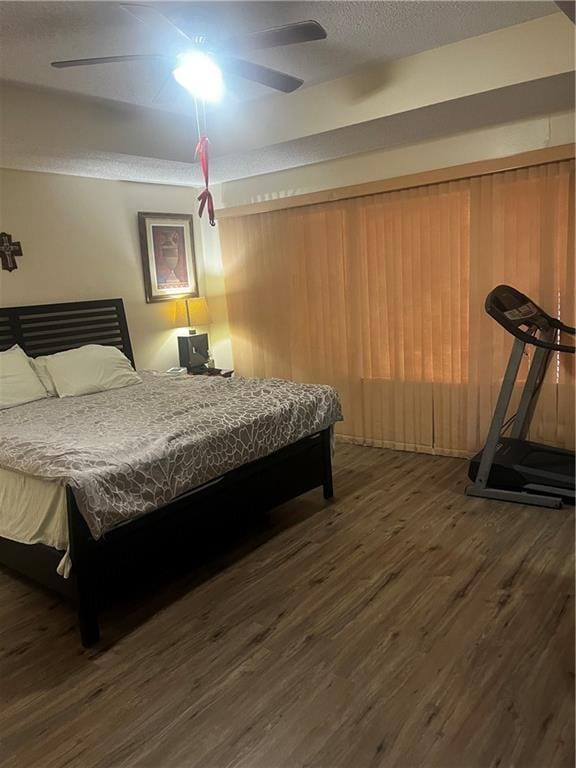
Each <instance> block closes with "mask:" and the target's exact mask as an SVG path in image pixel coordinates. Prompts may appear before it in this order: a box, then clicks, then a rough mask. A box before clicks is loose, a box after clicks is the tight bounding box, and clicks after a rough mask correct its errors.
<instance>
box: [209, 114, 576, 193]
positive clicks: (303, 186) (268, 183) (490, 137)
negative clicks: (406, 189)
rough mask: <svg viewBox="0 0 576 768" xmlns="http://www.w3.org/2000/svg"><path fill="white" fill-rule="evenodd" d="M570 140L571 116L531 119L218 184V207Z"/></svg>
mask: <svg viewBox="0 0 576 768" xmlns="http://www.w3.org/2000/svg"><path fill="white" fill-rule="evenodd" d="M573 141H574V114H573V113H562V114H557V115H546V116H543V117H539V118H536V119H533V120H523V121H520V122H516V123H507V124H505V125H498V126H495V127H492V128H484V129H482V130H478V131H467V132H465V133H459V134H455V135H453V136H447V137H445V138H442V139H437V140H434V141H425V142H421V143H420V144H412V145H409V146H405V147H397V148H395V149H382V150H377V151H374V152H366V153H364V154H360V155H353V156H350V157H342V158H340V159H338V160H331V161H329V162H324V163H316V164H315V165H307V166H303V167H301V168H292V169H289V170H286V171H279V172H278V173H267V174H262V175H261V176H253V177H251V178H249V179H240V180H238V181H230V182H228V183H226V184H222V187H221V189H220V197H221V204H222V206H223V207H231V206H235V205H246V204H247V203H257V202H263V201H265V200H274V199H278V198H282V197H292V196H294V195H302V194H305V193H307V192H318V191H320V190H324V189H334V188H336V187H345V186H348V185H351V184H361V183H362V182H366V181H379V180H381V179H391V178H394V177H395V176H404V175H407V174H410V173H418V172H420V171H430V170H435V169H437V168H446V167H449V166H452V165H460V164H461V163H471V162H474V161H476V160H488V159H491V158H495V157H506V156H508V155H515V154H518V153H520V152H527V151H529V150H531V149H542V148H544V147H553V146H559V145H561V144H568V143H569V142H573Z"/></svg>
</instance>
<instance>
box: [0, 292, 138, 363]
mask: <svg viewBox="0 0 576 768" xmlns="http://www.w3.org/2000/svg"><path fill="white" fill-rule="evenodd" d="M13 344H18V345H19V346H20V347H21V348H22V349H23V350H24V352H26V354H27V355H29V356H30V357H38V356H39V355H52V354H54V353H55V352H63V351H64V350H66V349H74V348H75V347H82V346H83V345H84V344H104V345H107V346H112V347H117V348H118V349H120V350H121V351H122V352H123V353H124V354H125V355H126V357H127V358H128V359H129V360H130V361H131V363H132V365H134V355H133V353H132V344H131V342H130V334H129V332H128V324H127V322H126V315H125V313H124V304H123V302H122V299H100V300H98V301H73V302H67V303H65V304H36V305H34V306H30V307H0V351H1V350H4V349H8V348H9V347H11V346H12V345H13Z"/></svg>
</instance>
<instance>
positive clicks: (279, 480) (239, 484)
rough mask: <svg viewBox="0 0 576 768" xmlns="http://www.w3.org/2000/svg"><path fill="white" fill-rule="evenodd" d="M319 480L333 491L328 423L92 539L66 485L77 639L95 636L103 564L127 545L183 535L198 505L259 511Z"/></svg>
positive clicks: (327, 492)
mask: <svg viewBox="0 0 576 768" xmlns="http://www.w3.org/2000/svg"><path fill="white" fill-rule="evenodd" d="M319 486H322V490H323V494H324V498H325V499H330V498H332V496H333V493H334V491H333V485H332V455H331V431H330V428H328V429H325V430H323V431H322V432H318V433H317V434H315V435H311V436H310V437H306V438H304V439H303V440H299V441H298V442H297V443H293V444H292V445H289V446H286V448H282V449H281V450H279V451H277V452H276V453H273V454H271V455H270V456H266V457H265V458H263V459H258V460H257V461H254V462H251V463H250V464H245V465H244V466H242V467H238V469H235V470H232V471H231V472H228V473H227V474H225V475H223V476H222V477H220V478H218V479H217V480H216V481H214V482H211V483H207V484H206V485H203V486H200V487H199V488H195V489H193V490H192V491H190V492H189V493H187V494H184V495H182V496H180V497H178V498H177V499H175V500H174V501H172V502H171V503H170V504H168V505H166V506H164V507H161V508H160V509H157V510H155V511H153V512H150V513H148V514H146V515H143V516H142V517H139V518H136V519H135V520H133V521H132V522H131V523H128V524H126V525H123V526H121V527H119V528H116V529H114V530H112V531H110V532H109V533H108V534H107V535H106V536H105V537H104V538H102V539H100V540H98V541H95V540H94V539H93V538H92V536H91V534H90V531H89V529H88V526H87V524H86V522H85V520H84V518H83V517H82V515H81V513H80V511H79V510H78V506H77V504H76V499H75V498H74V494H73V492H72V490H71V489H70V488H67V502H68V529H69V541H70V558H71V560H72V573H73V576H74V578H75V582H76V587H77V590H76V591H77V601H78V602H77V610H78V625H79V629H80V637H81V640H82V645H83V646H84V647H89V646H91V645H94V644H95V643H97V642H98V640H99V638H100V629H99V621H98V614H99V610H100V605H101V600H102V597H103V594H102V591H103V588H104V586H105V579H104V570H106V571H107V574H108V573H109V572H110V570H114V563H115V562H118V563H121V562H122V561H123V559H124V558H123V553H125V552H126V551H127V547H130V548H131V549H132V548H133V547H135V546H142V547H147V548H148V549H149V550H150V549H153V548H154V546H155V545H156V542H157V541H158V540H159V538H160V537H161V538H162V539H163V540H164V541H170V539H171V538H172V540H173V541H182V540H184V539H185V528H186V522H187V521H189V520H190V517H191V514H192V513H191V509H193V510H194V514H195V515H196V514H198V511H200V514H201V513H202V510H205V511H206V512H210V513H211V514H212V513H214V512H215V511H217V510H218V509H220V510H223V511H224V510H230V509H234V510H240V511H243V510H246V511H247V512H265V511H268V510H270V509H272V508H274V507H275V506H278V505H279V504H282V503H283V502H285V501H288V500H290V499H293V498H295V497H296V496H300V495H301V494H303V493H306V492H307V491H309V490H312V489H313V488H318V487H319Z"/></svg>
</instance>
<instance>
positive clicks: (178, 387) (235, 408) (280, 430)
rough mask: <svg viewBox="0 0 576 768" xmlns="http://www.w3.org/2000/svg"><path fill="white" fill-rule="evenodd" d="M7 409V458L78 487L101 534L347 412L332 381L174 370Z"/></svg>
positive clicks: (3, 415) (0, 430) (3, 419)
mask: <svg viewBox="0 0 576 768" xmlns="http://www.w3.org/2000/svg"><path fill="white" fill-rule="evenodd" d="M142 379H143V381H142V383H141V384H135V385H133V386H130V387H125V388H123V389H116V390H113V391H109V392H99V393H98V394H93V395H83V396H80V397H69V398H63V399H59V398H48V399H46V400H38V401H36V402H34V403H28V404H27V405H22V406H18V407H16V408H11V409H8V410H5V411H0V466H1V467H4V468H6V469H11V470H16V471H19V472H24V473H26V474H29V475H34V476H37V477H42V478H50V479H57V480H59V481H60V482H63V483H67V484H69V485H70V486H72V488H73V489H74V494H75V496H76V500H77V502H78V506H79V509H80V511H81V512H82V514H83V515H84V517H85V519H86V522H87V523H88V526H89V528H90V531H91V532H92V535H93V536H94V537H95V538H99V537H100V536H102V534H103V533H105V532H106V531H108V530H110V529H111V528H114V527H115V526H117V525H120V524H121V523H124V522H126V521H127V520H129V519H131V518H134V517H137V516H139V515H141V514H144V513H145V512H149V511H151V510H153V509H155V508H157V507H159V506H161V505H162V504H166V503H167V502H169V501H170V500H171V499H173V498H174V497H175V496H178V495H180V494H181V493H184V492H186V491H188V490H190V489H192V488H194V487H196V486H198V485H202V484H203V483H206V482H208V481H210V480H213V479H214V478H216V477H218V476H219V475H222V474H224V473H225V472H228V471H229V470H231V469H234V468H236V467H239V466H240V465H242V464H246V463H247V462H250V461H253V460H255V459H258V458H261V457H263V456H267V455H268V454H271V453H273V452H274V451H277V450H278V449H280V448H282V447H284V446H286V445H289V444H290V443H294V442H296V441H297V440H300V439H301V438H303V437H306V436H307V435H311V434H314V433H315V432H318V431H320V430H322V429H325V428H326V427H328V426H330V425H331V424H333V423H334V422H336V421H339V420H341V418H342V414H341V408H340V400H339V397H338V394H337V393H336V391H335V390H334V389H333V388H332V387H329V386H324V385H317V384H295V383H294V382H290V381H282V380H279V379H242V378H234V379H222V378H217V377H207V376H194V377H190V376H186V377H182V378H174V379H173V378H169V377H167V376H154V375H152V374H150V373H148V374H147V373H143V374H142Z"/></svg>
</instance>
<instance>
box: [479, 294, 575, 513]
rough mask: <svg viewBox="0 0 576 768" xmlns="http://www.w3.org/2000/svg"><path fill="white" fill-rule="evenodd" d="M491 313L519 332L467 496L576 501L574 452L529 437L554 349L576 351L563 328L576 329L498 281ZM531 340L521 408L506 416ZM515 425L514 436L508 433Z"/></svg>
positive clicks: (550, 503) (555, 503)
mask: <svg viewBox="0 0 576 768" xmlns="http://www.w3.org/2000/svg"><path fill="white" fill-rule="evenodd" d="M485 309H486V312H487V313H488V314H489V315H490V316H491V317H493V318H494V320H496V322H498V323H500V325H501V326H502V327H503V328H504V329H505V330H507V331H508V332H509V333H511V334H512V336H514V344H513V345H512V352H511V354H510V359H509V361H508V366H507V368H506V373H505V374H504V380H503V382H502V388H501V389H500V394H499V396H498V402H497V403H496V408H495V410H494V415H493V417H492V422H491V424H490V430H489V431H488V437H487V438H486V445H485V446H484V449H483V450H482V451H480V453H478V454H476V456H474V458H473V459H472V460H471V461H470V468H469V470H468V476H469V477H470V480H472V481H473V483H472V485H469V486H468V487H467V488H466V493H467V495H468V496H481V497H482V498H485V499H500V500H502V501H516V502H519V503H520V504H534V505H536V506H539V507H552V508H556V509H558V508H560V507H562V506H563V503H564V502H568V503H572V504H573V503H574V495H575V493H574V485H575V483H574V471H575V470H574V451H569V450H565V449H563V448H554V447H553V446H548V445H541V444H539V443H532V442H530V441H528V440H526V435H527V433H528V430H529V428H530V422H531V420H532V415H533V413H534V408H535V407H536V403H537V400H538V395H539V392H540V387H541V385H542V382H543V381H544V376H545V375H546V368H547V367H548V363H549V360H550V357H551V355H552V354H553V353H555V352H561V353H567V354H574V349H575V348H574V346H570V345H567V344H561V343H560V333H561V332H562V333H565V334H570V335H571V336H574V334H575V332H576V329H574V328H571V327H570V326H568V325H564V323H562V322H560V320H558V319H557V318H555V317H551V316H550V315H548V314H547V313H546V312H544V310H543V309H541V308H540V307H539V306H538V305H537V304H535V303H534V302H533V301H532V300H531V299H529V298H528V297H527V296H525V295H524V294H523V293H520V291H517V290H516V289H515V288H512V287H510V286H509V285H498V286H497V287H496V288H494V290H492V291H491V292H490V293H489V294H488V297H487V298H486V304H485ZM526 344H530V345H531V346H533V347H535V350H534V353H533V358H532V364H531V365H530V368H529V370H528V374H527V376H526V383H525V384H524V389H523V391H522V395H521V397H520V403H519V406H518V411H517V412H516V413H515V414H514V416H513V417H511V418H510V419H508V421H506V422H505V421H504V420H505V418H506V412H507V410H508V406H509V404H510V399H511V397H512V393H513V390H514V385H515V383H516V378H517V376H518V370H519V368H520V363H521V362H522V355H523V354H524V350H525V347H526ZM510 426H511V429H510V436H509V437H504V436H503V433H504V432H505V431H506V430H507V428H508V427H510Z"/></svg>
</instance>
